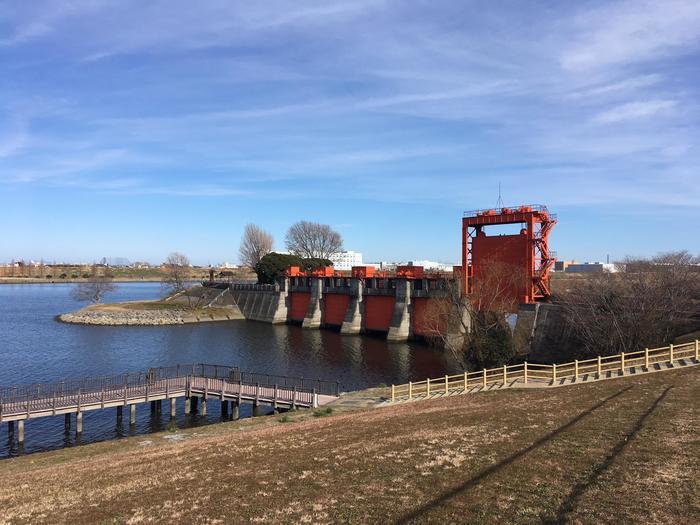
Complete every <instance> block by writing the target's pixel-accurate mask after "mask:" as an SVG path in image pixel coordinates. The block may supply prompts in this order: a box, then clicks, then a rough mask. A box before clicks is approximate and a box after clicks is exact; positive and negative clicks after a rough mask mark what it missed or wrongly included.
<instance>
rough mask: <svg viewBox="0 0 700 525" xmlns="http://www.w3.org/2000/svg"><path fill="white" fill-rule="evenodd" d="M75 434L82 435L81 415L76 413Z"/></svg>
mask: <svg viewBox="0 0 700 525" xmlns="http://www.w3.org/2000/svg"><path fill="white" fill-rule="evenodd" d="M75 433H76V434H82V433H83V413H82V412H78V413H77V414H75Z"/></svg>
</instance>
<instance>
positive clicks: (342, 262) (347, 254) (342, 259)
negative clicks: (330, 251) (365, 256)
mask: <svg viewBox="0 0 700 525" xmlns="http://www.w3.org/2000/svg"><path fill="white" fill-rule="evenodd" d="M329 259H330V261H331V262H332V263H333V269H335V270H351V269H352V267H353V266H362V265H363V263H362V254H361V253H360V252H353V251H351V250H347V251H344V252H339V253H336V254H335V255H332V256H331V257H329Z"/></svg>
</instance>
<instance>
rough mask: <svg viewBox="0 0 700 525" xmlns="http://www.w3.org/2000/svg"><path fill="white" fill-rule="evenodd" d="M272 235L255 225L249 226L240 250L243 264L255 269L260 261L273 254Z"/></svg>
mask: <svg viewBox="0 0 700 525" xmlns="http://www.w3.org/2000/svg"><path fill="white" fill-rule="evenodd" d="M273 242H274V240H273V238H272V235H271V234H270V233H268V232H266V231H265V230H263V229H262V228H260V227H259V226H256V225H255V224H247V225H246V227H245V230H244V232H243V238H242V239H241V247H240V248H239V250H238V253H239V257H240V260H241V264H243V265H244V266H248V267H249V268H255V265H256V264H258V263H259V262H260V259H262V258H263V257H265V256H266V255H267V254H268V253H270V252H272V245H273Z"/></svg>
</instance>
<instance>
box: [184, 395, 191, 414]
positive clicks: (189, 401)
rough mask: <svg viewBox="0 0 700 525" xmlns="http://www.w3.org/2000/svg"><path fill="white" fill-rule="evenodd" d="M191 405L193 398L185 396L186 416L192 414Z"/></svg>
mask: <svg viewBox="0 0 700 525" xmlns="http://www.w3.org/2000/svg"><path fill="white" fill-rule="evenodd" d="M191 405H192V400H191V399H190V397H189V396H187V397H186V398H185V415H186V416H189V415H190V410H191Z"/></svg>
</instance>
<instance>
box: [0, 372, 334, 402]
mask: <svg viewBox="0 0 700 525" xmlns="http://www.w3.org/2000/svg"><path fill="white" fill-rule="evenodd" d="M187 377H198V378H205V379H226V380H227V381H229V382H232V383H242V384H243V385H249V386H255V385H259V386H261V387H263V386H264V387H268V386H270V387H271V386H274V385H278V386H279V387H280V388H296V390H297V391H299V392H316V393H317V394H320V395H331V396H338V394H339V391H340V384H339V383H338V382H337V381H323V380H320V379H305V378H303V377H287V376H276V375H270V374H258V373H254V372H244V371H241V370H240V369H239V368H238V367H232V366H226V365H212V364H206V363H198V364H193V365H176V366H170V367H159V368H149V369H148V370H147V371H145V372H129V373H124V374H119V375H114V376H102V377H88V378H83V379H68V380H64V381H54V382H49V383H34V384H31V385H21V386H13V387H3V388H0V411H1V410H2V405H3V404H11V403H17V402H23V403H27V402H32V401H39V400H46V399H53V398H56V397H58V398H63V397H70V396H78V397H79V398H82V397H85V396H90V395H102V393H103V392H111V391H121V390H124V389H126V390H134V389H138V388H146V387H148V386H152V385H154V384H155V383H156V382H163V381H164V380H166V379H178V378H187ZM163 384H167V382H165V383H163Z"/></svg>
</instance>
